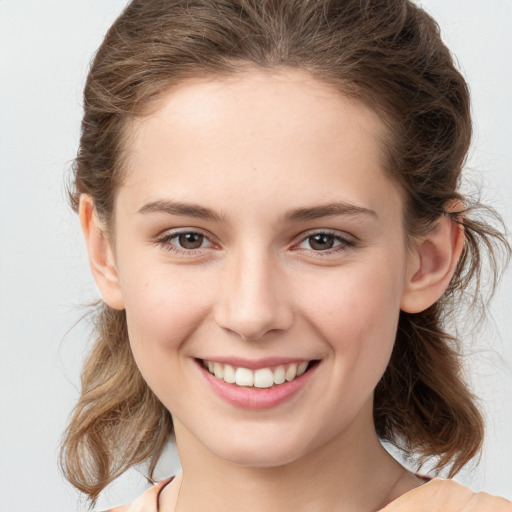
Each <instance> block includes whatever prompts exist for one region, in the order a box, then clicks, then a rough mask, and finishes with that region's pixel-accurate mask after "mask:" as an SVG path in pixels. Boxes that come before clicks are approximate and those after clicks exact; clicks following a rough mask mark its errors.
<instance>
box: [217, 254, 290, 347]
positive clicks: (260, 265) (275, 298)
mask: <svg viewBox="0 0 512 512" xmlns="http://www.w3.org/2000/svg"><path fill="white" fill-rule="evenodd" d="M221 279H222V285H221V286H220V290H221V291H220V296H219V297H218V302H217V307H216V322H217V324H218V325H219V326H220V327H222V328H223V329H226V330H228V331H231V332H233V333H235V334H237V335H238V336H240V338H242V339H244V340H258V339H261V338H263V337H264V336H265V334H267V333H269V332H278V331H285V330H287V329H288V328H289V327H290V326H291V325H292V323H293V310H292V307H291V305H290V304H289V302H288V300H287V296H286V286H285V282H284V281H285V279H284V276H283V271H282V270H280V269H279V268H278V265H277V264H276V263H275V262H274V263H273V262H272V261H271V259H270V258H269V257H267V256H266V255H263V254H262V255H254V254H253V255H251V256H244V255H240V256H239V257H234V258H233V260H232V261H230V262H229V264H227V265H226V267H225V268H224V272H223V274H222V278H221Z"/></svg>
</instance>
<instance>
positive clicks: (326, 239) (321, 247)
mask: <svg viewBox="0 0 512 512" xmlns="http://www.w3.org/2000/svg"><path fill="white" fill-rule="evenodd" d="M309 246H310V247H311V249H314V250H315V251H325V250H327V249H332V248H333V247H334V236H333V235H329V234H325V233H319V234H318V235H312V236H310V237H309Z"/></svg>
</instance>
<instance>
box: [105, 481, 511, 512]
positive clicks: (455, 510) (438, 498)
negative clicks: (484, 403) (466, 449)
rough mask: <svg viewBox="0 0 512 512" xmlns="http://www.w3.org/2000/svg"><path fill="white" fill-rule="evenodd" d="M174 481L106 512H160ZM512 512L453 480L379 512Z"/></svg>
mask: <svg viewBox="0 0 512 512" xmlns="http://www.w3.org/2000/svg"><path fill="white" fill-rule="evenodd" d="M172 479H173V478H172V477H171V478H168V479H166V480H162V481H161V482H158V483H157V484H155V485H154V486H153V487H152V488H151V489H148V490H147V491H146V492H145V493H144V494H142V495H141V496H139V498H137V499H136V500H135V501H134V502H133V503H132V504H131V505H124V506H121V507H116V508H113V509H110V510H109V511H107V512H158V496H159V494H160V492H161V491H162V490H163V488H164V487H165V486H166V485H167V484H168V483H169V482H171V481H172ZM412 511H414V512H512V503H510V502H509V501H507V500H505V499H504V498H498V497H493V496H490V495H489V494H487V493H484V492H479V493H473V492H472V491H471V490H470V489H468V488H467V487H464V486H463V485H461V484H458V483H457V482H455V481H454V480H441V479H439V478H434V479H432V480H430V481H429V482H427V483H425V484H423V485H420V486H419V487H417V488H416V489H413V490H412V491H409V492H407V493H405V494H403V495H402V496H400V498H398V499H396V500H394V501H393V502H392V503H390V504H389V505H387V506H386V507H384V508H383V509H380V510H379V511H377V512H412Z"/></svg>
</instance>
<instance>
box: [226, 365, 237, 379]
mask: <svg viewBox="0 0 512 512" xmlns="http://www.w3.org/2000/svg"><path fill="white" fill-rule="evenodd" d="M224 380H225V381H226V382H228V383H229V384H234V383H235V382H236V376H235V369H234V368H233V367H232V366H231V365H230V364H226V365H224Z"/></svg>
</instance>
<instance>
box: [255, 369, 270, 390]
mask: <svg viewBox="0 0 512 512" xmlns="http://www.w3.org/2000/svg"><path fill="white" fill-rule="evenodd" d="M273 385H274V374H273V373H272V370H270V369H269V368H262V369H261V370H256V371H255V372H254V387H255V388H271V387H272V386H273Z"/></svg>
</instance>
